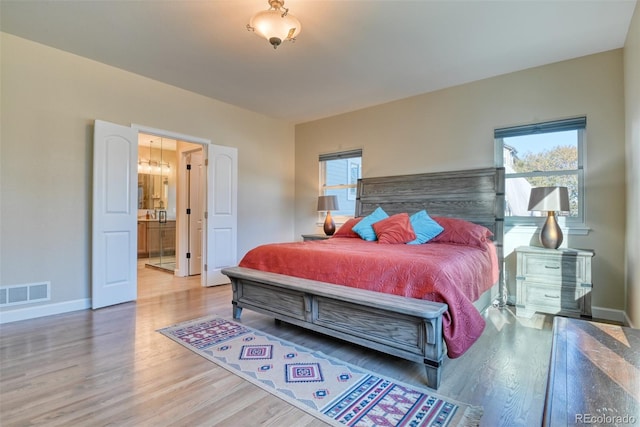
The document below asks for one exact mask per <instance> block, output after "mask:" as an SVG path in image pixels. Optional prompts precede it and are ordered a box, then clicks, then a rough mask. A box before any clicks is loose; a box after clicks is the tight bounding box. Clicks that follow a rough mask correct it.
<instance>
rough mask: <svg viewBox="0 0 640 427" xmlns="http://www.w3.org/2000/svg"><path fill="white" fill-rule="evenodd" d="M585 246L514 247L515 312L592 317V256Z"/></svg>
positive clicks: (525, 315) (523, 314) (524, 315)
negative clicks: (576, 247)
mask: <svg viewBox="0 0 640 427" xmlns="http://www.w3.org/2000/svg"><path fill="white" fill-rule="evenodd" d="M593 256H594V252H593V251H591V250H584V249H545V248H540V247H533V246H521V247H519V248H517V249H516V260H517V261H516V262H517V266H516V286H517V291H516V313H517V315H518V316H522V317H531V316H533V313H535V312H536V311H539V312H542V313H550V314H562V315H566V316H574V317H580V316H588V317H591V289H592V287H593V284H592V283H591V258H592V257H593Z"/></svg>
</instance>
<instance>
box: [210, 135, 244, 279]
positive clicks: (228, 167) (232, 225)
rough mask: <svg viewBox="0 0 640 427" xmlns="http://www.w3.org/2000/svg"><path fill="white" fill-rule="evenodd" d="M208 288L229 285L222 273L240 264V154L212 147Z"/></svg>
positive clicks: (221, 147)
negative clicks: (238, 241)
mask: <svg viewBox="0 0 640 427" xmlns="http://www.w3.org/2000/svg"><path fill="white" fill-rule="evenodd" d="M207 185H208V188H207V218H206V226H207V245H206V254H207V255H206V260H207V271H206V276H207V278H206V285H207V286H215V285H221V284H225V283H229V278H228V277H227V276H225V275H223V274H222V273H221V271H220V270H222V269H223V268H225V267H232V266H235V265H236V262H237V228H238V213H237V206H238V201H237V189H238V150H237V149H236V148H233V147H223V146H218V145H209V149H208V166H207Z"/></svg>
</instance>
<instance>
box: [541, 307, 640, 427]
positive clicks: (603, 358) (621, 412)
mask: <svg viewBox="0 0 640 427" xmlns="http://www.w3.org/2000/svg"><path fill="white" fill-rule="evenodd" d="M544 425H546V426H572V425H600V426H601V425H620V426H622V425H640V329H631V328H627V327H622V326H617V325H611V324H605V323H598V322H591V321H586V320H580V319H569V318H565V317H556V318H555V319H554V323H553V346H552V348H551V363H550V366H549V381H548V384H547V396H546V401H545V409H544Z"/></svg>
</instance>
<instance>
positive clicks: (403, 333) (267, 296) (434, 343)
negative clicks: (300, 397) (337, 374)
mask: <svg viewBox="0 0 640 427" xmlns="http://www.w3.org/2000/svg"><path fill="white" fill-rule="evenodd" d="M222 273H223V274H225V275H227V276H228V277H229V278H230V279H231V285H232V289H233V301H232V303H233V318H234V319H239V318H240V315H241V313H242V309H243V308H248V309H250V310H254V311H257V312H260V313H263V314H267V315H270V316H273V317H274V318H275V319H277V320H282V321H285V322H288V323H291V324H294V325H298V326H301V327H304V328H308V329H311V330H314V331H317V332H321V333H324V334H327V335H330V336H333V337H337V338H341V339H343V340H346V341H349V342H352V343H355V344H360V345H362V346H365V347H368V348H371V349H373V350H378V351H382V352H385V353H388V354H392V355H394V356H398V357H401V358H403V359H407V360H411V361H414V362H421V363H424V364H425V367H426V373H427V385H428V386H429V387H431V388H434V389H437V388H438V386H439V385H440V376H441V371H442V361H443V357H444V342H443V335H442V314H443V313H444V312H445V311H446V310H447V305H446V304H442V303H436V302H432V301H426V300H420V299H415V298H406V297H401V296H397V295H390V294H384V293H380V292H373V291H367V290H363V289H358V288H350V287H348V286H340V285H334V284H331V283H325V282H318V281H315V280H308V279H301V278H297V277H291V276H285V275H282V274H275V273H268V272H264V271H259V270H253V269H250V268H243V267H232V268H225V269H223V270H222Z"/></svg>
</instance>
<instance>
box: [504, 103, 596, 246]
mask: <svg viewBox="0 0 640 427" xmlns="http://www.w3.org/2000/svg"><path fill="white" fill-rule="evenodd" d="M568 130H575V131H577V150H578V159H577V161H578V165H577V169H571V170H554V171H532V172H516V173H505V183H506V180H507V179H509V178H529V177H538V176H560V175H575V176H576V178H577V190H578V212H577V216H575V217H570V216H565V215H559V216H558V222H559V223H560V225H561V226H562V227H567V228H568V229H570V230H571V229H572V230H574V231H575V233H576V234H580V230H584V231H586V230H588V228H587V226H586V214H585V203H586V199H587V197H586V194H585V185H584V170H585V160H586V153H585V151H586V150H585V146H586V137H587V118H586V116H580V117H575V118H570V119H562V120H551V121H545V122H538V123H532V124H529V125H522V126H513V127H505V128H499V129H495V130H494V144H495V160H496V166H497V167H504V166H505V164H504V147H505V143H504V139H505V138H509V137H514V136H526V135H536V134H544V133H555V132H562V131H568ZM506 145H508V144H506ZM506 208H507V206H506V204H505V217H504V219H505V224H506V225H511V226H535V227H538V226H541V225H542V224H543V223H544V220H545V216H510V215H507V214H506Z"/></svg>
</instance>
